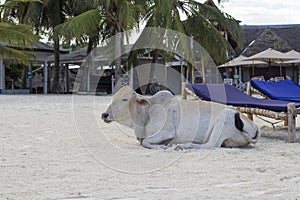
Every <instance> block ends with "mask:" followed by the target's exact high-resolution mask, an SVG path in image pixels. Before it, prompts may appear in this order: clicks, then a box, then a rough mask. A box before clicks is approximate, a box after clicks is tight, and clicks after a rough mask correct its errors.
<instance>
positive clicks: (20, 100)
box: [0, 95, 300, 200]
mask: <svg viewBox="0 0 300 200" xmlns="http://www.w3.org/2000/svg"><path fill="white" fill-rule="evenodd" d="M110 98H111V97H101V96H98V97H93V96H74V98H72V96H71V95H69V96H54V95H48V96H42V95H41V96H39V95H38V96H31V95H28V96H4V95H1V96H0V144H1V146H0V199H39V200H40V199H81V198H82V199H86V200H88V199H89V200H91V199H123V200H124V199H128V200H129V199H130V200H134V199H151V200H152V199H254V198H255V199H297V198H298V199H299V198H300V192H299V191H300V190H299V188H300V145H299V137H300V135H299V132H300V131H299V129H297V137H298V138H297V142H298V143H294V144H289V143H287V142H286V140H287V129H286V128H284V127H282V126H281V124H280V125H277V127H276V129H275V131H273V129H272V128H271V127H270V126H269V125H268V124H266V123H265V122H262V121H258V120H257V119H255V121H256V122H258V123H259V124H260V126H262V133H263V137H262V138H261V141H260V142H259V143H258V144H257V145H255V146H254V147H249V148H241V149H223V148H219V149H212V150H188V151H181V152H176V151H174V150H172V149H168V150H166V151H164V150H148V149H144V148H142V147H141V146H139V145H138V144H137V142H136V140H135V138H134V136H133V133H132V130H129V129H127V128H125V127H122V126H119V125H117V124H116V123H112V124H105V123H103V122H102V121H101V120H100V117H99V116H100V114H101V113H102V112H103V111H105V109H106V106H107V105H108V104H109V101H110ZM72 101H73V102H72ZM72 108H73V109H72ZM73 111H74V112H73ZM298 124H299V120H298Z"/></svg>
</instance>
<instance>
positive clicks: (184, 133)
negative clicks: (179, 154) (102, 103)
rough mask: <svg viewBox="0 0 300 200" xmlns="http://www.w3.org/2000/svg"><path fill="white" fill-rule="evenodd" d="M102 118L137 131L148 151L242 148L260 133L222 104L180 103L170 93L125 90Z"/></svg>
mask: <svg viewBox="0 0 300 200" xmlns="http://www.w3.org/2000/svg"><path fill="white" fill-rule="evenodd" d="M102 119H103V120H104V122H106V123H110V122H112V121H116V122H118V123H120V124H123V125H125V126H128V127H131V128H133V129H134V132H135V135H136V137H137V139H138V140H139V141H140V143H141V145H142V146H143V147H146V148H150V149H152V148H167V147H169V146H171V145H173V144H176V145H177V147H176V149H186V148H212V147H238V146H245V145H249V144H254V143H256V142H257V141H258V139H259V138H260V130H259V128H258V127H257V125H255V124H254V123H253V122H252V121H250V120H249V119H248V118H247V117H245V116H244V115H242V114H240V113H239V112H238V111H236V110H234V109H233V108H230V107H228V106H224V105H222V104H217V103H212V102H207V101H201V100H179V99H177V98H176V97H175V96H173V95H172V94H171V93H170V92H168V91H161V92H158V93H156V94H155V95H154V96H152V97H145V96H142V95H139V94H137V93H136V92H135V91H134V90H133V89H132V88H130V87H129V86H125V87H123V88H121V89H120V90H119V91H118V92H117V93H116V94H115V95H114V96H113V100H112V102H111V104H110V106H109V107H108V109H107V111H106V112H105V113H102Z"/></svg>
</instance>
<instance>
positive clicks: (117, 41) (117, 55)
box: [115, 33, 122, 91]
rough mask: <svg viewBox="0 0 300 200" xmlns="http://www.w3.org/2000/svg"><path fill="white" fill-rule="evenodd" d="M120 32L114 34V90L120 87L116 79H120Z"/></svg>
mask: <svg viewBox="0 0 300 200" xmlns="http://www.w3.org/2000/svg"><path fill="white" fill-rule="evenodd" d="M121 37H122V34H121V33H117V34H116V35H115V86H117V87H116V90H115V91H118V90H119V89H120V88H118V85H119V84H118V81H119V80H120V77H121V75H122V69H121V65H122V57H121V52H122V38H121Z"/></svg>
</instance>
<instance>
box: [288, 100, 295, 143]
mask: <svg viewBox="0 0 300 200" xmlns="http://www.w3.org/2000/svg"><path fill="white" fill-rule="evenodd" d="M287 107H288V138H289V142H290V143H291V142H295V140H296V106H295V103H289V104H288V105H287Z"/></svg>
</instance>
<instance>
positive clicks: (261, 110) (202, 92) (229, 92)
mask: <svg viewBox="0 0 300 200" xmlns="http://www.w3.org/2000/svg"><path fill="white" fill-rule="evenodd" d="M183 88H184V90H183V94H182V97H183V99H187V94H190V95H193V96H194V97H196V98H200V99H202V100H205V101H212V102H217V103H221V104H226V105H230V106H234V107H235V108H236V109H237V110H239V111H240V112H242V113H246V114H248V115H253V114H255V115H260V116H265V117H269V118H273V119H277V120H279V119H280V120H287V122H288V124H287V125H288V140H289V142H295V139H296V135H295V134H296V133H295V132H296V122H295V118H296V115H297V114H299V113H300V103H291V102H287V101H280V100H267V99H258V98H255V97H252V96H249V95H247V94H245V93H243V92H241V91H239V90H238V89H237V88H235V87H233V86H232V85H228V84H225V85H224V84H184V85H183ZM250 118H251V117H250Z"/></svg>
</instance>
